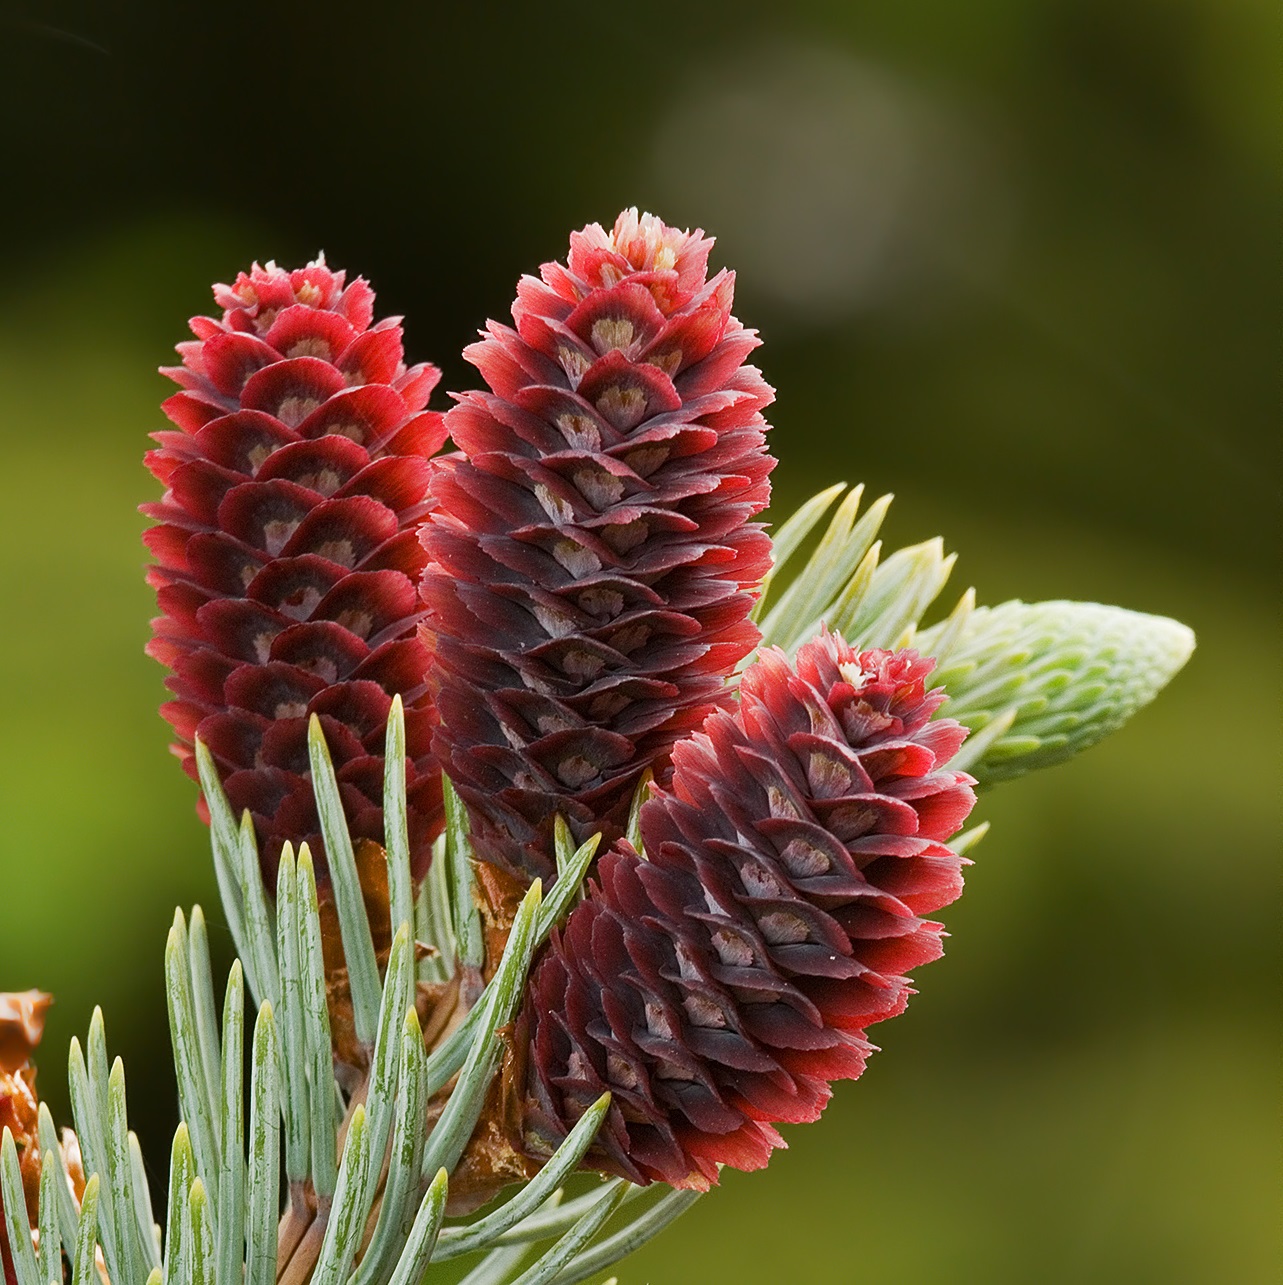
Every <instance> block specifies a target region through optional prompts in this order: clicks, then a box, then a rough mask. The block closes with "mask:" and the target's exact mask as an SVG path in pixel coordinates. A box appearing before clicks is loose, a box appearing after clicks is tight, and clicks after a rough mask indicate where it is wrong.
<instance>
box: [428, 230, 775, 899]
mask: <svg viewBox="0 0 1283 1285" xmlns="http://www.w3.org/2000/svg"><path fill="white" fill-rule="evenodd" d="M711 246H712V242H711V241H710V240H708V239H706V238H705V237H704V236H703V234H702V233H701V232H699V231H696V232H693V233H691V232H683V231H678V230H677V229H674V228H670V227H667V226H665V225H664V224H663V223H661V222H660V221H659V220H658V219H656V218H654V217H653V216H651V215H643V216H641V217H640V218H639V217H638V215H637V212H636V211H635V210H630V211H627V212H625V213H624V214H621V215H620V217H619V219H618V220H617V221H616V223H615V226H614V229H613V230H612V231H611V232H606V231H605V230H604V229H603V228H601V227H600V226H598V225H597V224H592V225H590V226H588V227H586V228H585V229H584V230H583V231H582V232H579V233H576V234H574V235H572V237H571V238H570V253H569V256H568V262H567V264H566V265H562V264H560V263H548V264H545V265H544V266H543V269H542V274H541V276H542V279H541V280H536V279H534V278H533V277H526V278H524V279H523V280H522V281H521V283H520V285H519V287H518V291H517V300H516V302H515V304H514V305H513V309H512V315H513V319H514V321H515V322H516V328H515V329H511V328H509V327H506V326H501V325H499V324H497V323H495V322H491V323H490V324H489V326H488V328H487V330H486V331H485V332H484V337H483V338H482V340H481V342H480V343H477V344H474V345H472V347H470V348H469V349H468V350H467V356H468V358H469V359H470V360H471V361H472V362H473V364H474V365H476V367H477V368H478V370H480V372H481V374H482V376H483V377H484V378H485V380H486V382H487V384H488V385H489V386H490V391H489V392H471V393H467V394H465V395H464V396H462V397H461V398H460V401H459V405H458V406H456V407H455V408H454V409H453V410H451V411H450V413H449V415H448V416H447V426H448V428H449V431H450V435H451V437H452V438H453V440H454V443H455V445H456V446H458V447H459V449H460V452H461V454H458V455H453V456H447V457H444V458H441V459H438V460H436V461H434V466H433V472H432V483H431V492H432V497H433V499H434V501H435V502H436V507H435V508H434V510H433V511H432V513H431V514H430V516H429V519H428V521H427V523H426V524H425V526H424V528H423V535H422V538H423V543H424V547H425V548H426V550H427V552H428V556H429V565H428V568H427V570H426V572H425V574H424V578H423V599H424V603H425V605H426V607H427V608H428V616H427V619H426V621H425V624H424V627H423V629H424V638H425V642H426V644H427V646H428V650H429V651H430V652H431V653H432V656H433V666H434V668H433V685H434V688H435V699H436V703H437V707H438V712H439V715H440V720H441V721H440V726H439V727H438V729H437V731H436V733H435V736H434V740H433V748H434V750H435V752H436V754H437V756H438V758H439V759H440V761H441V763H442V766H443V767H444V769H445V771H446V772H447V773H449V775H450V778H451V780H452V781H453V782H454V784H455V786H456V787H457V788H458V790H459V793H460V795H461V796H462V797H463V799H464V800H465V802H466V803H467V805H468V808H469V811H470V813H471V819H472V827H473V843H474V845H475V847H476V850H477V854H478V855H479V856H480V857H482V858H484V859H485V860H488V861H491V862H495V863H497V864H499V865H501V866H504V867H506V868H508V869H509V870H511V871H514V872H516V873H518V874H520V875H523V876H527V877H528V876H532V875H539V876H543V877H547V876H549V875H551V873H552V871H553V864H552V858H551V852H552V842H551V831H552V825H553V820H554V818H555V816H556V815H557V814H558V813H561V814H562V815H564V816H565V817H566V818H567V819H568V820H569V822H570V824H571V827H572V829H574V830H575V832H576V834H577V835H578V837H580V838H581V839H582V838H586V837H587V836H588V835H590V834H592V833H594V832H595V831H597V830H602V831H603V832H604V836H605V841H606V842H611V841H612V840H613V839H614V838H615V837H617V836H618V835H619V834H620V833H621V832H622V829H623V826H624V823H625V821H626V819H627V813H628V807H629V803H630V800H631V798H632V795H633V792H634V790H635V788H636V786H637V783H638V781H639V779H640V777H641V775H642V773H643V772H644V771H645V770H646V769H647V768H648V767H649V768H652V769H654V770H655V771H656V772H657V773H658V774H659V776H660V778H661V779H662V778H663V776H664V774H665V771H666V767H667V762H668V756H669V753H670V750H671V748H672V746H673V744H674V742H675V741H677V740H678V739H680V738H681V737H683V736H685V735H687V734H689V733H690V732H691V731H693V730H695V729H696V728H698V727H699V726H700V724H701V723H702V722H703V720H704V718H705V717H706V716H707V715H708V714H709V712H710V711H711V710H713V709H714V708H716V707H718V706H719V705H723V704H725V702H726V700H727V689H726V682H725V680H726V678H727V677H728V675H730V674H731V673H733V671H734V670H735V667H736V666H737V664H738V663H739V662H740V661H741V660H742V659H743V658H744V656H746V655H747V654H748V653H749V652H750V651H751V650H752V648H753V647H754V646H755V645H756V643H757V641H758V637H759V635H758V633H757V630H756V628H755V627H754V626H753V624H752V623H751V622H750V621H749V620H748V613H749V610H750V608H751V606H752V601H753V598H752V591H753V590H754V588H755V587H756V586H757V584H758V582H759V581H760V580H761V578H762V576H763V574H764V573H765V572H766V570H767V568H768V567H769V564H770V542H769V540H768V539H767V537H766V535H765V534H764V532H763V531H762V529H761V528H760V526H759V525H758V524H756V523H754V522H752V521H751V519H752V518H753V517H754V515H756V514H757V513H759V512H761V510H762V509H763V508H764V507H765V505H766V503H767V500H768V498H769V493H770V491H769V485H768V482H767V476H768V474H769V473H770V470H771V468H772V466H773V464H774V461H773V460H772V459H771V457H770V456H769V455H768V454H767V453H766V449H765V441H764V434H765V430H766V427H767V425H766V422H765V421H764V420H763V418H762V415H761V411H762V409H763V407H765V406H767V405H768V404H769V403H770V401H771V400H772V397H773V393H772V391H771V389H770V387H769V386H768V385H767V384H766V383H765V381H764V380H763V379H762V377H761V375H760V374H759V373H758V371H757V370H756V369H754V368H753V367H752V366H748V365H745V364H744V362H745V358H746V357H747V356H748V354H749V353H750V352H751V351H752V349H753V348H755V347H756V346H757V343H758V340H757V337H756V334H755V332H753V331H751V330H746V329H745V328H744V327H743V326H742V325H740V323H739V322H738V321H737V320H736V319H735V318H734V317H733V316H732V315H731V311H730V310H731V299H732V293H733V283H734V278H733V276H732V274H731V273H729V272H725V271H723V272H719V273H718V274H717V275H716V276H714V277H713V278H712V279H711V280H709V279H708V278H707V262H708V253H709V250H710V248H711Z"/></svg>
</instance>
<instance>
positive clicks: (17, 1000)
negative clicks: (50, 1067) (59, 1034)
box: [0, 991, 53, 1277]
mask: <svg viewBox="0 0 1283 1285" xmlns="http://www.w3.org/2000/svg"><path fill="white" fill-rule="evenodd" d="M51 1003H53V996H51V995H46V994H45V993H44V992H43V991H23V992H21V993H18V994H12V993H7V992H0V1134H2V1133H3V1131H4V1130H5V1129H8V1130H9V1132H10V1133H11V1134H13V1140H14V1143H15V1144H16V1146H17V1149H18V1167H19V1171H20V1172H21V1174H22V1191H23V1196H24V1197H25V1199H26V1205H27V1221H28V1222H29V1223H30V1224H31V1225H32V1226H33V1227H34V1226H35V1223H36V1214H37V1210H38V1208H39V1197H40V1145H39V1142H38V1140H37V1139H38V1130H39V1120H40V1114H39V1112H40V1099H39V1098H38V1097H37V1096H36V1070H35V1067H33V1066H32V1065H31V1054H32V1053H33V1052H34V1050H35V1048H36V1046H37V1045H38V1044H39V1043H40V1037H41V1036H42V1035H43V1034H44V1029H45V1013H46V1012H47V1011H48V1008H49V1005H50V1004H51ZM3 1212H4V1210H3V1202H2V1201H0V1215H3ZM11 1265H12V1264H11V1261H10V1258H9V1245H8V1241H7V1240H6V1233H5V1230H4V1220H3V1217H2V1216H0V1267H2V1271H0V1274H3V1275H5V1276H6V1277H7V1276H8V1273H9V1271H10V1268H11Z"/></svg>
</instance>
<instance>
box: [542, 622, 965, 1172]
mask: <svg viewBox="0 0 1283 1285" xmlns="http://www.w3.org/2000/svg"><path fill="white" fill-rule="evenodd" d="M933 664H934V662H932V661H930V660H927V659H922V658H920V657H919V656H918V655H917V653H916V652H912V651H901V652H885V651H869V652H865V653H863V654H862V655H857V654H856V653H855V652H853V651H852V649H851V648H850V647H848V646H847V645H846V643H845V642H843V641H842V639H841V638H840V637H838V636H836V635H831V634H824V635H822V636H821V637H819V638H818V639H816V640H815V641H813V642H810V643H808V644H806V645H805V646H803V647H802V648H801V650H800V651H799V652H798V656H797V666H796V671H794V670H793V669H791V668H790V666H789V662H788V660H787V658H786V657H785V656H784V654H783V653H782V652H780V651H778V650H774V649H773V650H771V651H770V652H767V653H766V654H764V655H763V656H762V658H761V659H760V660H758V661H757V662H755V663H754V664H753V665H752V666H751V667H750V668H749V669H748V670H747V671H746V672H745V674H744V676H743V679H742V681H741V684H740V706H739V708H738V710H736V711H735V712H734V713H733V714H731V713H723V712H719V713H715V714H713V715H712V717H710V718H709V720H708V721H707V722H706V723H705V725H704V730H703V732H702V733H701V734H699V735H696V736H694V737H692V738H690V739H689V740H687V741H685V742H684V743H682V744H680V745H678V746H677V747H676V749H675V751H674V754H673V759H674V765H673V777H672V785H671V788H670V789H669V790H668V791H666V792H663V793H661V794H659V795H658V797H656V798H654V799H652V800H651V801H649V802H648V803H646V805H645V806H644V807H643V809H642V814H641V826H642V835H643V838H644V841H645V849H646V857H645V858H641V857H639V856H638V855H637V854H636V853H635V852H634V851H633V850H632V848H631V847H630V846H629V845H628V844H627V843H626V842H623V843H620V844H618V845H617V846H616V847H615V848H614V850H613V851H611V852H610V853H608V854H607V855H606V856H605V857H604V858H603V859H602V861H601V862H600V865H599V867H598V871H597V880H596V882H595V883H594V884H592V885H591V888H590V893H589V896H588V898H587V900H585V901H584V902H582V903H581V904H580V905H579V906H577V907H576V909H575V910H574V911H573V912H572V914H571V916H570V918H569V920H568V922H567V923H566V926H565V928H564V930H563V931H562V932H560V933H559V934H557V935H555V936H554V938H553V941H552V943H551V945H550V947H549V949H548V951H547V952H546V953H545V955H544V957H543V959H542V960H541V961H540V962H539V964H538V965H537V967H536V970H535V973H534V976H533V978H532V981H531V985H530V988H529V991H528V999H527V1002H526V1006H525V1014H524V1019H523V1020H524V1022H525V1024H526V1025H527V1027H528V1030H529V1037H530V1042H529V1050H530V1051H529V1076H528V1090H527V1104H526V1130H527V1132H526V1144H527V1146H528V1147H529V1149H530V1150H531V1152H532V1154H536V1155H546V1154H548V1152H549V1151H550V1149H551V1148H552V1147H555V1146H556V1145H557V1144H558V1143H559V1142H560V1141H561V1139H562V1138H564V1137H565V1135H566V1132H567V1130H568V1129H569V1128H570V1126H571V1125H572V1124H573V1123H574V1122H575V1120H577V1119H578V1118H579V1116H580V1115H581V1114H582V1113H583V1111H584V1110H585V1109H586V1108H587V1107H588V1106H589V1105H590V1104H591V1103H592V1102H593V1101H594V1100H595V1099H596V1098H597V1097H598V1096H599V1095H600V1094H601V1093H602V1092H603V1091H604V1090H606V1089H609V1090H610V1092H611V1093H612V1094H613V1095H614V1106H613V1107H612V1109H611V1112H610V1114H609V1116H608V1117H607V1121H606V1124H605V1125H604V1127H603V1128H602V1131H601V1133H600V1134H599V1135H598V1142H597V1147H598V1148H599V1150H598V1151H597V1152H596V1153H591V1154H590V1157H589V1159H590V1163H592V1164H593V1166H594V1167H600V1168H602V1169H605V1170H607V1171H610V1172H613V1173H617V1174H620V1175H622V1176H623V1177H626V1178H628V1179H630V1180H631V1181H633V1182H640V1183H646V1182H650V1181H652V1180H661V1181H663V1182H667V1183H670V1184H672V1185H673V1186H676V1187H691V1188H699V1189H703V1188H706V1187H707V1186H709V1185H710V1184H713V1183H716V1182H717V1166H718V1165H720V1164H727V1165H731V1166H732V1167H734V1168H737V1169H757V1168H760V1167H761V1166H763V1165H764V1164H765V1163H766V1161H767V1159H768V1157H769V1155H770V1152H771V1150H772V1148H774V1147H778V1146H783V1145H784V1143H783V1140H782V1139H781V1138H780V1136H779V1134H778V1133H777V1132H776V1130H775V1129H774V1127H773V1126H774V1125H775V1124H778V1123H790V1124H791V1123H797V1122H800V1121H810V1120H814V1119H816V1118H817V1117H818V1116H819V1114H820V1112H821V1111H822V1109H823V1107H824V1105H825V1103H826V1102H827V1101H828V1098H829V1096H830V1092H831V1089H830V1083H831V1082H832V1081H834V1080H842V1079H854V1078H855V1077H856V1076H858V1075H859V1074H860V1073H861V1071H863V1069H864V1064H865V1060H866V1058H867V1057H868V1054H869V1053H870V1051H871V1050H872V1046H871V1045H870V1044H869V1043H867V1041H866V1040H865V1038H864V1034H863V1032H864V1031H865V1029H866V1028H867V1027H868V1026H870V1025H871V1024H872V1023H874V1022H880V1021H883V1020H884V1019H886V1018H888V1017H894V1016H895V1015H896V1014H897V1013H899V1012H900V1011H901V1010H902V1009H903V1008H904V1006H905V1002H906V1000H907V998H908V996H909V994H910V985H909V978H908V977H907V976H906V973H908V972H909V970H910V969H913V968H916V967H917V966H918V965H920V964H925V963H927V962H928V961H930V960H933V959H935V958H937V957H938V956H939V954H940V952H941V947H940V935H941V930H940V925H939V924H936V923H932V922H930V921H927V920H923V919H922V918H920V917H919V916H921V915H923V914H929V913H931V912H932V911H935V910H938V909H940V907H942V906H946V905H948V904H949V903H950V902H951V901H953V900H954V899H955V898H956V897H957V896H958V895H959V893H960V892H961V890H962V875H961V867H962V866H963V865H964V864H965V862H964V860H963V859H962V858H961V857H959V856H958V855H957V854H956V853H954V852H953V851H951V850H950V849H949V848H948V847H946V846H945V842H944V841H945V840H946V839H948V838H949V836H950V835H952V834H953V833H954V832H955V831H956V830H957V829H958V828H959V826H960V825H961V824H962V822H963V821H964V819H965V818H966V816H967V814H968V813H969V812H970V810H971V806H972V804H973V803H974V801H975V796H974V794H973V793H972V790H971V785H972V784H973V782H972V779H971V777H969V776H967V775H966V774H965V773H963V772H956V771H949V770H948V769H947V768H945V767H944V764H945V763H946V762H947V761H948V760H949V758H950V757H951V756H952V755H953V754H954V753H956V751H957V749H958V747H959V745H960V744H961V743H962V740H963V737H964V736H965V735H966V732H965V730H964V729H963V728H962V727H960V726H959V725H958V724H957V723H956V722H954V721H953V720H952V719H939V720H936V721H931V715H932V714H933V713H934V712H935V710H936V709H938V708H939V706H940V704H941V702H942V701H943V700H944V695H943V693H941V692H938V691H937V692H931V693H928V692H927V690H926V687H925V679H926V677H927V675H928V674H929V673H930V671H931V669H932V667H933Z"/></svg>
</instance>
